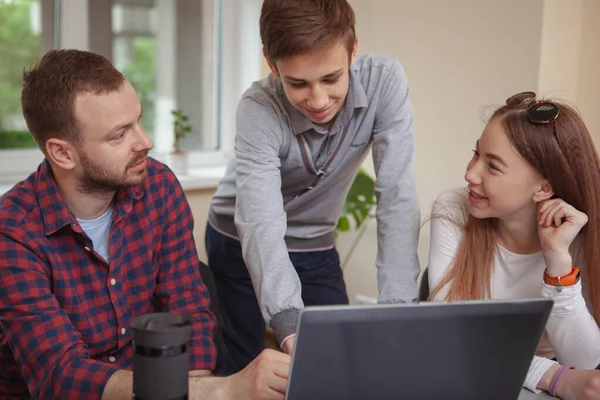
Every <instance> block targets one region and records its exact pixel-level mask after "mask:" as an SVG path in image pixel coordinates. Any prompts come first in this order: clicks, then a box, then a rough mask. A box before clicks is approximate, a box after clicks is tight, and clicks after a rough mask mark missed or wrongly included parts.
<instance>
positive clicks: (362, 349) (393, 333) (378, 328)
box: [286, 299, 552, 400]
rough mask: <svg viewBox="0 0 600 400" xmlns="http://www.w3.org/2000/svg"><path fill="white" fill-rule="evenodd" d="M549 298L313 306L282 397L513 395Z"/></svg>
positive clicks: (353, 399)
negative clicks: (285, 391)
mask: <svg viewBox="0 0 600 400" xmlns="http://www.w3.org/2000/svg"><path fill="white" fill-rule="evenodd" d="M551 309H552V300H547V299H536V300H509V301H469V302H452V303H420V304H399V305H371V306H364V305H363V306H321V307H307V308H305V309H303V310H302V311H301V313H300V318H299V323H298V330H297V337H296V345H295V348H294V353H293V355H292V366H291V370H290V380H289V383H288V389H287V395H286V399H288V400H305V399H311V400H313V399H327V400H336V399H340V400H359V399H360V400H363V399H365V400H373V399H377V400H385V399H410V400H419V399H443V400H452V399H457V400H458V399H460V400H471V399H472V400H481V399H487V400H493V399H499V400H507V399H516V398H517V397H518V396H519V392H520V390H521V387H522V385H523V382H524V380H525V376H526V374H527V370H528V369H529V365H530V363H531V360H532V358H533V356H534V354H535V350H536V347H537V344H538V342H539V340H540V337H541V335H542V332H543V330H544V328H545V325H546V321H547V319H548V315H549V313H550V310H551Z"/></svg>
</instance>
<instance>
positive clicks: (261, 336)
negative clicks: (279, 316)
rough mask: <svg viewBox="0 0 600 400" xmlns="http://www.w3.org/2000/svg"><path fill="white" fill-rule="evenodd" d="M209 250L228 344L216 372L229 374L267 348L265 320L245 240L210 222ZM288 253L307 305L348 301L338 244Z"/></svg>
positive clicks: (207, 231)
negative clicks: (246, 260)
mask: <svg viewBox="0 0 600 400" xmlns="http://www.w3.org/2000/svg"><path fill="white" fill-rule="evenodd" d="M264 245H267V244H264ZM206 254H207V256H208V265H209V267H210V268H211V270H212V272H213V275H214V279H215V284H216V289H217V296H218V303H219V310H218V313H219V315H218V319H219V323H220V324H221V332H222V335H223V343H224V347H225V349H224V351H221V354H219V355H218V357H217V358H218V360H219V361H218V365H219V366H220V368H219V370H218V371H217V374H218V375H222V376H226V375H230V374H234V373H236V372H238V371H240V370H242V369H243V368H244V367H246V365H248V364H249V363H250V362H251V361H252V360H253V359H254V358H255V357H256V356H258V354H259V353H260V352H261V351H262V350H264V349H265V347H266V337H265V329H266V326H265V322H264V320H263V318H262V315H261V313H260V309H259V307H258V302H257V299H256V295H255V294H254V289H253V287H252V281H251V280H250V275H249V274H248V269H247V268H246V264H245V263H244V260H243V258H242V248H241V245H240V242H239V241H238V240H236V239H233V238H230V237H228V236H225V235H223V234H221V233H220V232H218V231H217V230H215V229H214V228H213V227H212V226H210V224H207V227H206ZM289 255H290V260H291V261H292V264H293V265H294V268H295V269H296V272H297V273H298V276H299V278H300V282H301V283H302V300H303V301H304V304H305V305H306V306H309V305H331V304H348V295H347V294H346V284H345V283H344V276H343V273H342V269H341V267H340V258H339V255H338V252H337V250H336V249H335V248H333V249H330V250H322V251H309V252H290V253H289Z"/></svg>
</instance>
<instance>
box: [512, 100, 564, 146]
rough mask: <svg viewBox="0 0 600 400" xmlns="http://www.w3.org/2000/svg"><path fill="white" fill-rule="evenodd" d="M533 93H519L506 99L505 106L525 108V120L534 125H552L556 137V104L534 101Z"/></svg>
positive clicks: (557, 112)
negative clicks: (521, 106) (522, 106)
mask: <svg viewBox="0 0 600 400" xmlns="http://www.w3.org/2000/svg"><path fill="white" fill-rule="evenodd" d="M535 97H536V94H535V93H534V92H521V93H517V94H515V95H513V96H510V97H509V98H508V99H506V104H507V105H509V106H520V105H525V104H529V105H528V106H527V113H526V114H525V115H527V119H528V120H529V121H531V122H533V123H534V124H548V123H550V124H552V126H553V127H554V135H555V136H556V123H555V121H556V118H558V114H559V111H558V107H557V106H556V104H554V103H551V102H549V101H538V100H536V99H535Z"/></svg>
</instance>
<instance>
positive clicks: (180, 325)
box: [131, 313, 192, 348]
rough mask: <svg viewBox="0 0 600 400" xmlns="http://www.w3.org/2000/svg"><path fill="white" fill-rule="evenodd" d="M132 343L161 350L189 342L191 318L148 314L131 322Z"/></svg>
mask: <svg viewBox="0 0 600 400" xmlns="http://www.w3.org/2000/svg"><path fill="white" fill-rule="evenodd" d="M131 331H132V333H133V341H134V343H136V344H139V345H141V346H147V347H152V348H163V347H169V346H177V345H181V344H184V343H187V342H188V341H189V338H190V336H191V332H192V317H191V315H189V314H186V315H179V314H172V313H149V314H144V315H140V316H139V317H137V318H135V319H134V320H133V321H132V322H131Z"/></svg>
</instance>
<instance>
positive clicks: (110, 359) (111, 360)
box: [108, 356, 116, 362]
mask: <svg viewBox="0 0 600 400" xmlns="http://www.w3.org/2000/svg"><path fill="white" fill-rule="evenodd" d="M115 360H116V359H115V358H114V357H113V356H110V357H108V361H110V362H115Z"/></svg>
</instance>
